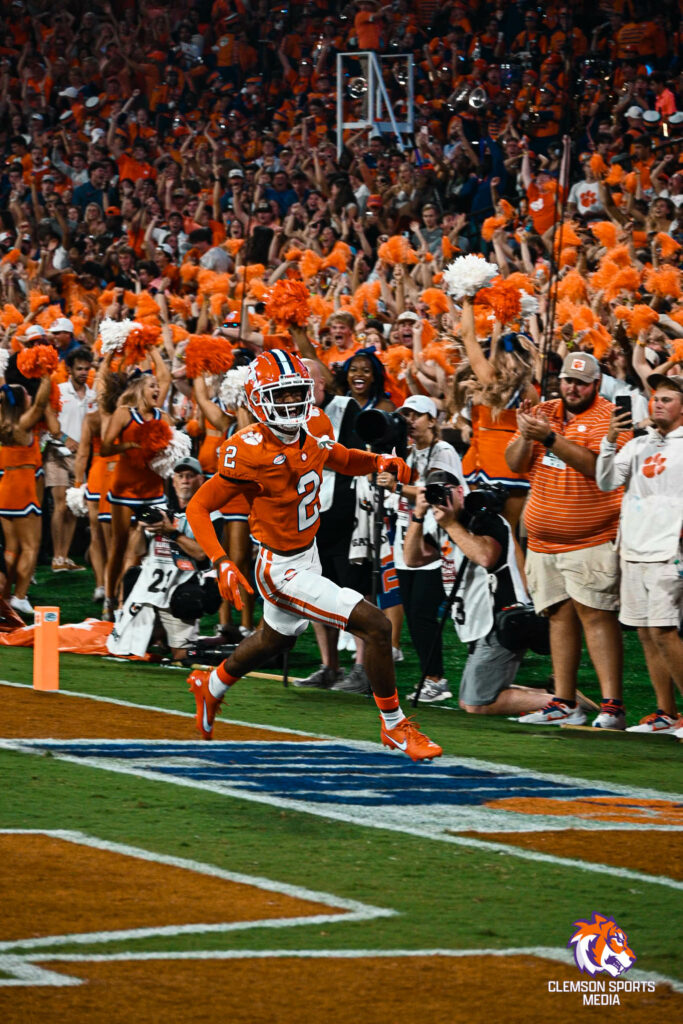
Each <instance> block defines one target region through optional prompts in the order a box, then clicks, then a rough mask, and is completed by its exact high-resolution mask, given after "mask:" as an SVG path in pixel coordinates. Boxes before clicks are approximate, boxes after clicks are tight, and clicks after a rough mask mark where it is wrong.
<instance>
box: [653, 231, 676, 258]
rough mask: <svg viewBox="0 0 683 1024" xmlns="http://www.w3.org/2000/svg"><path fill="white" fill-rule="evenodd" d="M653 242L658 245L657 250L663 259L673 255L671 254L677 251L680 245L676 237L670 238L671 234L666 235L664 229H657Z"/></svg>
mask: <svg viewBox="0 0 683 1024" xmlns="http://www.w3.org/2000/svg"><path fill="white" fill-rule="evenodd" d="M655 242H656V243H657V245H658V246H659V251H660V253H661V254H662V256H663V257H664V259H668V258H669V256H673V254H674V253H675V252H678V250H679V249H680V247H681V246H680V244H679V243H678V242H677V241H676V239H675V238H672V237H671V235H667V233H666V232H665V231H659V232H658V233H657V234H656V235H655Z"/></svg>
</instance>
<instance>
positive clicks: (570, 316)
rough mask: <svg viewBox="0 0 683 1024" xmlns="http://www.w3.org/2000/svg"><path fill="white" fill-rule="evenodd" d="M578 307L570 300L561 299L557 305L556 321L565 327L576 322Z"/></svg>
mask: <svg viewBox="0 0 683 1024" xmlns="http://www.w3.org/2000/svg"><path fill="white" fill-rule="evenodd" d="M577 309H578V306H577V305H576V303H574V302H571V301H570V299H569V298H561V299H560V300H559V301H558V302H557V304H556V305H555V319H556V320H557V322H558V324H559V325H560V326H561V327H563V326H564V324H568V323H570V322H572V321H573V320H574V316H575V314H576V311H577Z"/></svg>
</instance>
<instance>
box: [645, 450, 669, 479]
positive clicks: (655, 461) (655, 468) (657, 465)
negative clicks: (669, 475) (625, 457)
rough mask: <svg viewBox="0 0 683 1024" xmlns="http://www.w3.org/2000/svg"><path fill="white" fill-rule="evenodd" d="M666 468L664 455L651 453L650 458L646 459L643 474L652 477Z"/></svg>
mask: <svg viewBox="0 0 683 1024" xmlns="http://www.w3.org/2000/svg"><path fill="white" fill-rule="evenodd" d="M665 469H666V458H665V457H664V456H663V455H660V454H659V453H657V455H651V456H650V457H649V459H645V462H644V463H643V476H646V477H649V478H650V479H652V477H653V476H659V474H660V473H663V472H664V470H665Z"/></svg>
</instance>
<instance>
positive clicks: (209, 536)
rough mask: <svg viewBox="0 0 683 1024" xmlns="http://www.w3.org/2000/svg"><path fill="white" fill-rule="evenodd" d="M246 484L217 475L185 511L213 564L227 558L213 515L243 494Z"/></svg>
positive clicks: (204, 486)
mask: <svg viewBox="0 0 683 1024" xmlns="http://www.w3.org/2000/svg"><path fill="white" fill-rule="evenodd" d="M244 491H245V484H244V482H243V481H239V480H228V479H227V478H226V477H224V476H219V475H218V474H216V475H215V476H212V477H211V479H210V480H207V481H206V483H204V484H202V486H201V487H200V488H199V490H198V491H197V493H196V494H195V495H194V496H193V497H192V498H191V499H190V503H189V505H188V506H187V509H186V510H185V514H186V515H187V521H188V523H189V524H190V529H191V530H192V533H193V534H194V538H195V540H196V541H197V543H198V544H200V545H201V547H202V549H203V551H204V553H205V554H206V557H207V558H209V559H210V560H211V561H212V562H215V561H216V560H217V559H218V558H224V557H225V551H224V550H223V545H222V544H221V543H220V541H219V540H218V538H217V537H216V531H215V529H214V525H213V522H212V520H211V513H212V512H215V511H216V509H219V508H223V505H227V503H228V502H229V501H230V500H231V498H236V497H237V496H238V495H240V494H243V493H244Z"/></svg>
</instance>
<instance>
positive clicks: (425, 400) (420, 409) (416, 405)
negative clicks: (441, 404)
mask: <svg viewBox="0 0 683 1024" xmlns="http://www.w3.org/2000/svg"><path fill="white" fill-rule="evenodd" d="M408 409H412V411H413V412H417V413H420V415H423V414H424V413H427V415H428V416H431V417H432V419H433V420H435V419H436V417H437V416H438V412H437V408H436V405H435V404H434V402H433V401H432V399H431V398H430V397H429V396H428V395H408V397H407V398H406V400H405V402H404V403H403V405H402V406H401V408H400V409H399V410H398V411H399V412H405V411H406V410H408Z"/></svg>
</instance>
